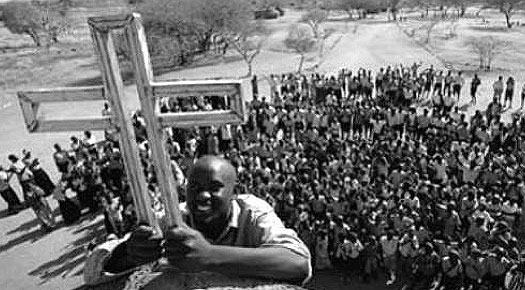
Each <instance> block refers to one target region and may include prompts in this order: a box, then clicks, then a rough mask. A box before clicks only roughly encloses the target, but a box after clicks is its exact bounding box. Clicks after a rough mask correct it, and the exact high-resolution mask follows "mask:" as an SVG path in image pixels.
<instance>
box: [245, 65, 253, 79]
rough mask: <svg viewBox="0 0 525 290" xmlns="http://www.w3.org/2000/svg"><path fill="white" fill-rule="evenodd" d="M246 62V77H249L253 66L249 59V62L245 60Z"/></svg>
mask: <svg viewBox="0 0 525 290" xmlns="http://www.w3.org/2000/svg"><path fill="white" fill-rule="evenodd" d="M246 64H247V65H248V77H251V76H252V75H253V66H252V62H251V61H249V62H246Z"/></svg>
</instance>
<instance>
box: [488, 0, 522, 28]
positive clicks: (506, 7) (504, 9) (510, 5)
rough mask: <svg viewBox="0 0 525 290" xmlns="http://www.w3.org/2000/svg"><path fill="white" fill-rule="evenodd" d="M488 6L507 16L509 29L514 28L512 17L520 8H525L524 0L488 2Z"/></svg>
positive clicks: (492, 0) (491, 0)
mask: <svg viewBox="0 0 525 290" xmlns="http://www.w3.org/2000/svg"><path fill="white" fill-rule="evenodd" d="M487 1H488V3H487V4H488V5H489V6H491V7H494V8H496V9H499V11H500V12H501V13H503V14H504V15H505V20H506V22H507V28H512V25H513V23H512V16H513V15H514V14H515V13H516V10H517V9H519V8H524V7H525V1H524V0H487Z"/></svg>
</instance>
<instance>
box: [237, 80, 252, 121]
mask: <svg viewBox="0 0 525 290" xmlns="http://www.w3.org/2000/svg"><path fill="white" fill-rule="evenodd" d="M248 99H249V100H251V99H253V88H252V82H251V80H250V79H244V80H243V81H242V84H241V89H240V95H238V96H236V97H235V98H234V99H233V100H232V103H233V108H232V110H235V112H236V113H237V115H238V116H239V117H240V118H241V119H242V120H243V122H248V111H247V110H246V102H245V101H246V100H248Z"/></svg>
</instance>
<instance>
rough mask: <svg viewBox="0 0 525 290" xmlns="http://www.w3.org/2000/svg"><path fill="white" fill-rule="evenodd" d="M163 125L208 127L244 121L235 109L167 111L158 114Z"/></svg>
mask: <svg viewBox="0 0 525 290" xmlns="http://www.w3.org/2000/svg"><path fill="white" fill-rule="evenodd" d="M158 118H159V121H160V123H161V125H162V126H163V127H177V128H188V127H206V126H219V125H224V124H232V125H239V124H242V123H243V122H244V120H243V119H242V118H240V117H239V116H238V115H237V113H236V112H235V111H233V110H224V111H220V110H217V111H204V112H184V113H167V114H160V115H158Z"/></svg>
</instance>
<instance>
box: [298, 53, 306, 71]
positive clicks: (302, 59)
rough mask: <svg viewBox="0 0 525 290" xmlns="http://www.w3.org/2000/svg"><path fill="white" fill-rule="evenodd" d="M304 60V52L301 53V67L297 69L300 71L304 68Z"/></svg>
mask: <svg viewBox="0 0 525 290" xmlns="http://www.w3.org/2000/svg"><path fill="white" fill-rule="evenodd" d="M303 62H304V54H301V60H300V61H299V68H298V69H297V72H298V73H301V70H302V69H303Z"/></svg>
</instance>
